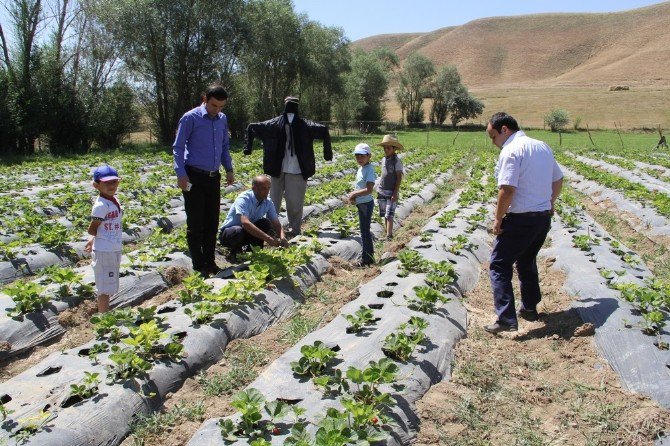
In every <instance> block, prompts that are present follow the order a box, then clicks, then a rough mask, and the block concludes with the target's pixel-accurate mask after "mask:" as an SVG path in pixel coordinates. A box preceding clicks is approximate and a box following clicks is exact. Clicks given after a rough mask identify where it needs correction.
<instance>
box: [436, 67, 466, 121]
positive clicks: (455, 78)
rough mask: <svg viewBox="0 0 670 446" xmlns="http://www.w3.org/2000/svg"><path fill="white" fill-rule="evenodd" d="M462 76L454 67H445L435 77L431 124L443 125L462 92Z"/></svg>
mask: <svg viewBox="0 0 670 446" xmlns="http://www.w3.org/2000/svg"><path fill="white" fill-rule="evenodd" d="M462 88H463V84H461V75H460V74H459V73H458V69H456V67H455V66H454V65H444V66H443V67H442V68H441V69H440V71H439V72H438V73H437V76H435V80H433V83H432V85H431V95H432V97H433V105H432V107H431V109H430V122H431V123H432V124H442V123H443V122H444V121H445V120H446V119H447V115H448V114H449V107H450V105H451V103H452V102H453V100H454V98H455V97H456V96H457V95H458V94H459V93H460V92H461V90H462Z"/></svg>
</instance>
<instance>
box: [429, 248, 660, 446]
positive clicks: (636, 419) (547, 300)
mask: <svg viewBox="0 0 670 446" xmlns="http://www.w3.org/2000/svg"><path fill="white" fill-rule="evenodd" d="M551 263H552V261H551V259H543V260H542V261H541V262H540V264H539V265H538V267H539V269H540V277H541V286H542V290H543V296H544V298H543V302H542V304H541V305H540V307H539V310H540V312H541V313H543V315H542V318H541V320H540V321H537V322H525V321H520V330H519V332H518V333H517V334H510V333H505V334H503V335H501V336H492V335H489V334H488V333H486V332H484V331H483V329H482V328H481V327H482V325H484V324H487V323H490V322H492V321H493V320H494V319H495V316H494V313H493V304H492V297H491V296H492V294H491V287H490V283H489V279H488V268H484V269H483V271H482V274H481V276H480V280H479V283H478V284H477V287H476V288H475V289H474V290H473V291H472V292H470V293H468V295H467V296H466V302H465V304H466V306H467V308H468V310H469V314H468V315H469V318H470V319H469V321H468V338H466V339H465V340H463V341H462V342H461V343H460V344H459V345H458V347H457V349H456V361H455V366H454V373H453V377H452V380H451V381H450V382H442V383H439V384H437V385H435V386H433V387H432V388H431V389H430V391H429V392H428V393H427V394H426V395H425V396H424V398H423V399H422V400H420V401H419V402H418V403H417V408H418V411H419V416H420V418H421V426H420V433H419V437H418V440H417V443H416V444H418V445H429V444H449V445H549V444H551V445H643V444H644V445H652V444H653V440H654V438H655V437H656V435H657V433H659V432H663V431H665V432H670V413H669V412H668V411H666V410H664V409H662V408H660V407H658V406H657V405H656V404H655V403H654V402H652V401H650V400H649V399H648V398H646V397H643V396H640V395H637V394H631V393H628V392H626V391H624V390H622V389H621V385H620V384H619V380H618V378H617V376H616V374H615V373H614V372H613V371H612V370H611V369H610V367H609V366H608V365H607V363H606V362H605V361H604V360H603V359H601V358H600V357H599V356H598V354H597V353H596V351H595V348H594V343H593V339H592V337H591V336H592V334H593V329H592V327H589V326H588V325H584V324H583V323H582V321H581V320H580V318H579V316H578V315H577V313H576V312H575V311H572V310H570V309H569V305H570V302H571V301H572V297H570V296H568V295H566V293H565V292H564V291H563V290H562V289H561V287H562V284H563V281H564V278H563V276H562V274H561V273H559V272H556V271H551V270H549V269H548V268H549V267H550V265H551ZM515 280H516V279H515ZM516 291H517V295H518V289H517V290H516Z"/></svg>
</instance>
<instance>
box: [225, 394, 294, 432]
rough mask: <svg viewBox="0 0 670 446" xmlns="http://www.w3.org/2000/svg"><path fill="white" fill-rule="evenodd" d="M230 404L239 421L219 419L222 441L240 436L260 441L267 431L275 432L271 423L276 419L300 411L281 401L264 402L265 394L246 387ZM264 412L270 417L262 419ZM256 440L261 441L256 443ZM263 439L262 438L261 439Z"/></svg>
mask: <svg viewBox="0 0 670 446" xmlns="http://www.w3.org/2000/svg"><path fill="white" fill-rule="evenodd" d="M231 405H232V406H233V407H234V408H235V409H237V410H238V411H239V413H240V421H239V422H238V423H234V422H233V421H232V420H230V419H222V420H220V421H219V429H220V431H221V436H222V437H223V439H224V441H227V442H228V441H230V442H234V441H237V440H238V439H239V438H240V437H245V438H248V439H250V440H252V441H257V443H256V444H265V443H262V441H261V440H263V436H264V435H266V434H268V433H277V430H278V429H277V428H276V427H275V425H274V424H273V422H274V421H276V420H282V419H284V418H285V417H286V416H287V415H288V414H289V413H291V412H293V413H294V414H298V413H301V410H300V409H299V408H293V407H291V406H289V405H288V404H286V403H284V402H282V401H270V402H266V400H265V396H263V394H262V393H261V392H260V391H258V390H257V389H253V388H252V389H247V390H243V391H241V392H239V393H238V394H236V395H235V397H234V398H233V401H232V402H231ZM264 414H265V415H266V416H267V417H268V418H269V419H270V421H269V422H264V421H263V416H264ZM258 441H261V442H260V443H258ZM263 441H264V440H263Z"/></svg>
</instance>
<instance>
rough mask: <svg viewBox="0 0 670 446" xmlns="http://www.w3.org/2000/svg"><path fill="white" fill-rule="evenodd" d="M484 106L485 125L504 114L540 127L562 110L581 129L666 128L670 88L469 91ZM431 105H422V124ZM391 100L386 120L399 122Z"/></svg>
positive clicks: (527, 125)
mask: <svg viewBox="0 0 670 446" xmlns="http://www.w3.org/2000/svg"><path fill="white" fill-rule="evenodd" d="M471 92H472V94H473V95H475V96H476V97H478V98H479V99H481V100H482V101H483V102H484V105H485V109H484V114H483V115H482V117H481V119H480V120H475V122H485V121H486V118H488V117H489V116H490V115H491V114H493V113H495V112H496V111H500V110H504V111H507V112H508V113H510V114H512V115H514V116H515V117H516V118H517V119H518V120H519V122H520V124H521V125H522V126H526V127H542V126H543V124H544V122H543V121H544V115H545V114H547V112H548V111H549V110H551V109H552V108H554V107H560V108H564V109H565V110H567V111H568V112H569V113H570V117H571V118H572V119H574V118H576V117H578V116H579V117H581V118H582V123H581V126H582V127H585V126H586V125H587V124H588V126H589V128H591V129H596V128H603V129H613V128H614V122H615V121H616V122H617V125H619V124H620V125H621V126H622V127H623V128H624V129H638V128H643V127H647V128H651V127H656V126H657V125H658V124H661V126H662V127H663V128H665V129H669V128H670V86H641V87H631V90H629V91H608V87H607V86H598V87H489V88H486V87H483V88H473V89H471ZM430 106H431V101H430V100H426V101H425V102H424V110H425V112H426V114H425V116H426V120H428V117H429V113H430ZM400 115H401V114H400V107H398V104H397V102H395V100H387V101H386V117H387V119H389V120H399V119H400Z"/></svg>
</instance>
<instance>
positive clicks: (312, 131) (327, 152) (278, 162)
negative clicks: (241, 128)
mask: <svg viewBox="0 0 670 446" xmlns="http://www.w3.org/2000/svg"><path fill="white" fill-rule="evenodd" d="M286 122H287V119H286V115H285V114H281V115H279V116H277V117H276V118H272V119H270V120H268V121H263V122H252V123H251V124H249V125H248V126H247V136H246V141H245V148H244V154H245V155H249V154H250V153H251V146H252V143H253V140H254V136H258V137H259V138H260V139H261V141H262V142H263V172H265V173H266V174H267V175H270V176H273V177H278V176H280V175H281V167H282V161H283V160H284V152H285V150H286V130H285V128H284V126H285V125H286ZM291 127H292V130H293V147H294V149H295V153H296V156H297V157H298V164H299V165H300V170H301V172H302V176H303V178H304V179H305V180H307V179H308V178H309V177H311V176H312V175H314V172H315V170H316V165H315V164H316V162H315V159H314V140H315V139H322V140H323V158H324V159H325V160H326V161H330V160H332V159H333V151H332V149H331V146H330V134H329V133H328V127H327V126H325V125H322V124H318V123H316V122H314V121H310V120H309V119H302V118H301V117H300V116H298V115H297V114H296V116H295V117H294V118H293V124H291Z"/></svg>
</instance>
